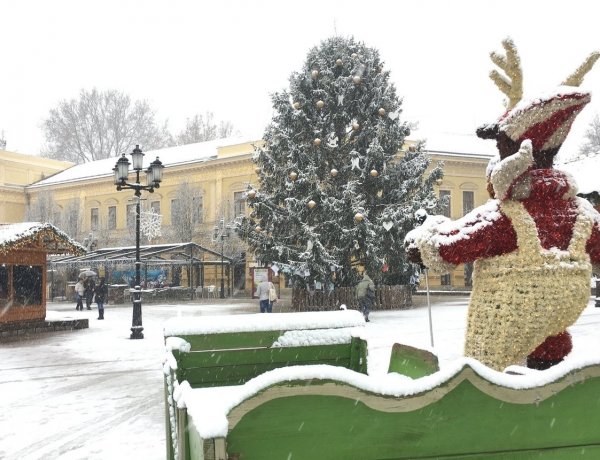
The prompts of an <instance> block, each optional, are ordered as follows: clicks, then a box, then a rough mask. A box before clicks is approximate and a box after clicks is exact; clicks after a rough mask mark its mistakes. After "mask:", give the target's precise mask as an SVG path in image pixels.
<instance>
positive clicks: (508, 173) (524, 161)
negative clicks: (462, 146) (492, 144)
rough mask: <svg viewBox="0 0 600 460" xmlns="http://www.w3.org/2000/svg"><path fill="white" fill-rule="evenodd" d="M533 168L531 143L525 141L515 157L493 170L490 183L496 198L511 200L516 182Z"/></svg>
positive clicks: (510, 157)
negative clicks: (512, 188) (511, 193)
mask: <svg viewBox="0 0 600 460" xmlns="http://www.w3.org/2000/svg"><path fill="white" fill-rule="evenodd" d="M532 166H533V153H532V146H531V141H530V140H529V139H525V140H524V141H523V142H521V148H520V149H519V151H518V152H517V153H515V154H514V155H511V156H509V157H508V158H505V159H504V160H502V161H501V162H500V163H498V164H497V165H496V166H494V169H493V170H492V174H491V177H490V181H491V182H492V185H493V186H494V192H495V194H496V197H497V198H499V199H501V200H505V199H507V198H510V191H511V190H510V189H511V186H512V185H513V184H514V183H515V182H516V180H517V179H518V178H519V177H521V176H522V175H523V174H524V173H526V172H527V171H528V170H529V169H530V168H531V167H532Z"/></svg>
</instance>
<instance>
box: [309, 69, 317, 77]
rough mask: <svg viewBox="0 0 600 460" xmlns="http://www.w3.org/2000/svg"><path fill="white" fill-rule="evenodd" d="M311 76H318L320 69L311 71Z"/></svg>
mask: <svg viewBox="0 0 600 460" xmlns="http://www.w3.org/2000/svg"><path fill="white" fill-rule="evenodd" d="M310 76H311V77H313V78H317V77H318V76H319V71H318V70H313V71H312V72H311V73H310Z"/></svg>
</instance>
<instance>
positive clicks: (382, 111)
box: [377, 107, 385, 117]
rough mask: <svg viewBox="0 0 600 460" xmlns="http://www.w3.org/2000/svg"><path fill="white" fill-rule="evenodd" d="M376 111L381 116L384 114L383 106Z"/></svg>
mask: <svg viewBox="0 0 600 460" xmlns="http://www.w3.org/2000/svg"><path fill="white" fill-rule="evenodd" d="M377 113H379V115H381V116H382V117H383V116H384V115H385V109H384V108H383V107H381V108H380V109H379V110H378V111H377Z"/></svg>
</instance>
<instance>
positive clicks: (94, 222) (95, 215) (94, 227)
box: [90, 208, 98, 231]
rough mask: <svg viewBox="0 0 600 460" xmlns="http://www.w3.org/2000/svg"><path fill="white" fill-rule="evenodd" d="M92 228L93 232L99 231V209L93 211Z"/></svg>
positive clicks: (91, 215)
mask: <svg viewBox="0 0 600 460" xmlns="http://www.w3.org/2000/svg"><path fill="white" fill-rule="evenodd" d="M90 228H91V229H92V231H94V230H98V208H92V209H91V214H90Z"/></svg>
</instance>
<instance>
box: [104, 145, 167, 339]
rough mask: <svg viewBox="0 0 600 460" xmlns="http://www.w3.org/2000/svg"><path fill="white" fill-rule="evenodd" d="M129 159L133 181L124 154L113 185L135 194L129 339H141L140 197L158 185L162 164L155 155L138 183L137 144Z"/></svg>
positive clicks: (139, 152) (141, 157)
mask: <svg viewBox="0 0 600 460" xmlns="http://www.w3.org/2000/svg"><path fill="white" fill-rule="evenodd" d="M131 160H132V163H133V170H134V171H135V183H133V184H132V183H129V182H127V179H128V177H129V165H130V163H129V160H128V159H127V158H126V157H125V154H123V156H121V158H119V159H118V161H117V164H116V165H115V167H114V168H113V171H114V173H115V185H116V186H117V190H119V191H120V190H134V195H135V196H136V204H135V288H134V291H133V319H132V322H131V336H130V337H129V338H130V339H143V338H144V334H143V332H142V331H143V330H144V328H143V327H142V290H141V286H140V284H141V283H140V265H141V261H140V197H141V196H142V190H145V191H148V192H150V193H153V192H154V189H155V188H159V187H160V183H161V182H162V173H163V172H162V170H163V168H164V166H163V165H162V163H161V162H160V160H159V159H158V157H156V160H154V161H153V162H152V163H150V167H149V168H148V169H147V170H146V185H142V184H140V172H141V171H142V169H143V163H144V153H143V152H142V149H140V146H139V145H136V146H135V149H133V152H131Z"/></svg>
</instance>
